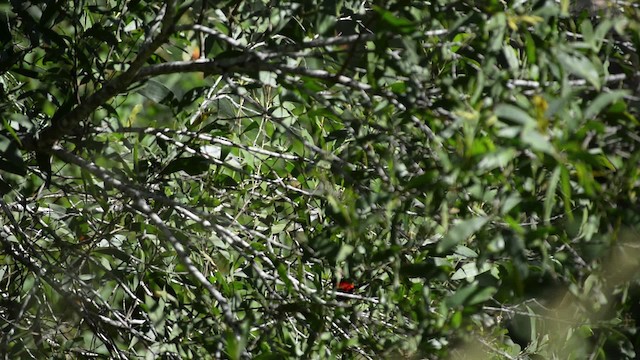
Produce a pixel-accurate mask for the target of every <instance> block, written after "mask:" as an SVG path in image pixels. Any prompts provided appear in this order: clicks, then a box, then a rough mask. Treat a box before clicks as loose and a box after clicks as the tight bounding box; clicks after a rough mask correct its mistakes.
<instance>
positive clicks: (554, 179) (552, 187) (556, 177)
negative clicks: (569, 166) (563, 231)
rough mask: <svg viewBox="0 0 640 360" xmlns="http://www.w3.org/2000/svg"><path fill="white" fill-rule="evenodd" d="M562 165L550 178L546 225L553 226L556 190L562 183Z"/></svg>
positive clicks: (546, 205)
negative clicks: (560, 182) (552, 214)
mask: <svg viewBox="0 0 640 360" xmlns="http://www.w3.org/2000/svg"><path fill="white" fill-rule="evenodd" d="M561 168H562V166H561V165H558V166H556V168H555V169H554V170H553V173H552V174H551V177H550V178H549V182H548V185H547V193H546V196H545V199H544V217H543V220H544V223H545V224H546V225H550V224H551V213H552V212H553V207H554V205H555V204H556V188H557V187H558V182H559V181H560V172H561Z"/></svg>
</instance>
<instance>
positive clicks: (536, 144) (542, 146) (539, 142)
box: [520, 128, 555, 155]
mask: <svg viewBox="0 0 640 360" xmlns="http://www.w3.org/2000/svg"><path fill="white" fill-rule="evenodd" d="M520 139H521V140H522V142H523V143H525V144H527V145H529V146H531V148H532V149H533V150H536V151H542V152H544V153H547V154H550V155H553V154H555V149H554V148H553V145H551V143H550V142H549V140H548V139H547V137H546V136H544V135H542V134H541V133H540V132H539V131H538V130H536V129H532V128H529V129H525V130H524V131H522V133H521V134H520Z"/></svg>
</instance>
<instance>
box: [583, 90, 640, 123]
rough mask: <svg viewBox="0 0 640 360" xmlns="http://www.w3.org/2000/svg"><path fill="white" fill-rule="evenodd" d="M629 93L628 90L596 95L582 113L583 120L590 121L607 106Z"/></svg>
mask: <svg viewBox="0 0 640 360" xmlns="http://www.w3.org/2000/svg"><path fill="white" fill-rule="evenodd" d="M630 93H631V92H630V91H629V90H613V91H611V92H606V93H602V94H600V95H598V97H596V98H595V99H594V100H593V101H592V102H591V103H589V106H588V107H587V109H586V110H585V111H584V117H585V119H591V118H593V117H595V116H596V115H598V114H599V113H600V112H601V111H602V110H603V109H604V108H606V107H607V106H609V104H611V103H614V102H616V101H618V100H620V99H623V98H624V97H625V96H627V95H629V94H630Z"/></svg>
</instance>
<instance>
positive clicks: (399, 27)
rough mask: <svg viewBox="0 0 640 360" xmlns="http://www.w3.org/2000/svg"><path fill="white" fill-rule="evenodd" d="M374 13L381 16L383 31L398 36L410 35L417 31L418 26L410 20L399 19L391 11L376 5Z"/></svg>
mask: <svg viewBox="0 0 640 360" xmlns="http://www.w3.org/2000/svg"><path fill="white" fill-rule="evenodd" d="M373 11H375V12H376V13H378V15H379V16H380V22H381V24H380V25H381V27H382V29H385V30H388V31H390V32H392V33H397V34H410V33H412V32H414V31H415V29H416V25H415V24H414V23H413V22H412V21H409V20H408V19H405V18H401V17H397V16H396V15H395V14H393V13H392V12H391V11H388V10H386V9H385V8H382V7H380V6H377V5H374V6H373Z"/></svg>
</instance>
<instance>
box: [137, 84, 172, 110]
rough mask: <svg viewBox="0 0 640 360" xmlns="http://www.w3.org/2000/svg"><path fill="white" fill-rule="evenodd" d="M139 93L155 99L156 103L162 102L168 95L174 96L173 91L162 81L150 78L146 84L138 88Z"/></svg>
mask: <svg viewBox="0 0 640 360" xmlns="http://www.w3.org/2000/svg"><path fill="white" fill-rule="evenodd" d="M138 93H139V94H140V95H142V96H144V97H146V98H147V99H149V100H152V101H155V102H156V103H158V104H160V103H162V102H163V101H164V100H165V99H167V97H168V96H169V97H170V98H173V97H174V94H173V91H171V89H169V88H168V87H166V86H165V85H164V84H162V83H161V82H159V81H157V80H154V79H150V80H148V81H147V82H146V83H145V84H144V86H143V87H142V88H141V89H139V90H138Z"/></svg>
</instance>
